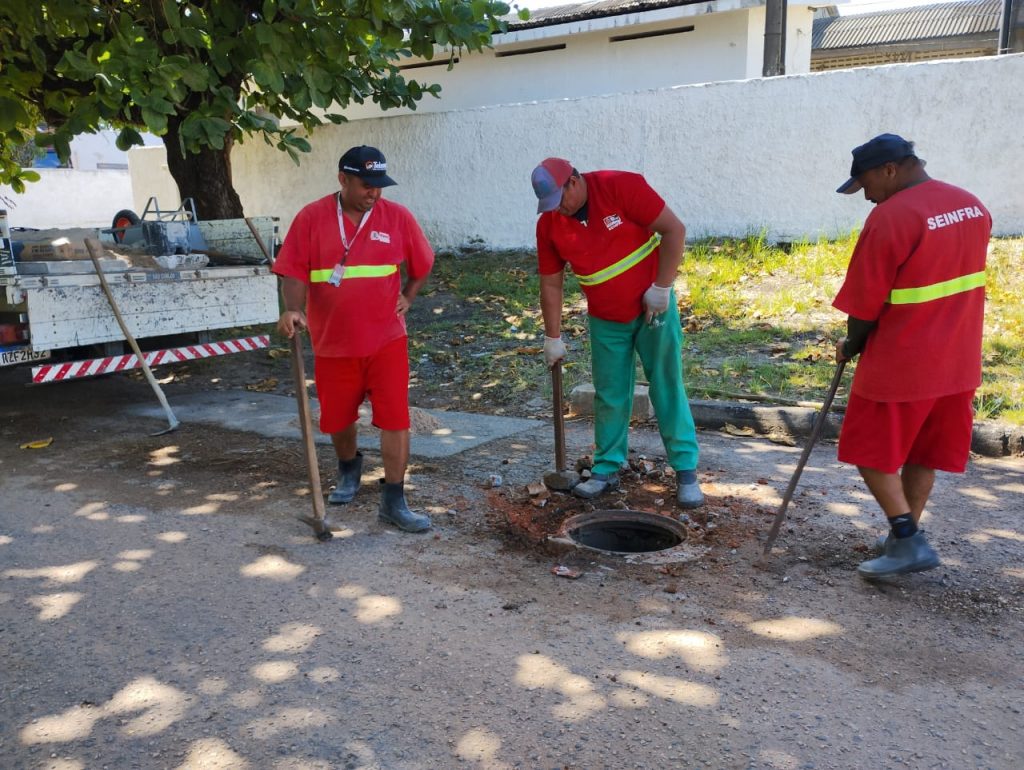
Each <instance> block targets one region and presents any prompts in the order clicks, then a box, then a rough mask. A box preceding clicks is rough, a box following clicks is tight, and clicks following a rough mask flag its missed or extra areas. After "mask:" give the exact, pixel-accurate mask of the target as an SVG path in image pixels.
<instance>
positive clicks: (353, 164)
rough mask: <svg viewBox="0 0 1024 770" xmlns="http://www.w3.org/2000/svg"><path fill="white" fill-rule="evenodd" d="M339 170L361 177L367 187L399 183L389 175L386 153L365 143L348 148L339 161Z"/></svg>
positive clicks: (388, 185)
mask: <svg viewBox="0 0 1024 770" xmlns="http://www.w3.org/2000/svg"><path fill="white" fill-rule="evenodd" d="M338 171H340V172H342V173H343V174H351V175H352V176H357V177H359V178H360V179H362V180H363V181H364V182H365V183H366V186H367V187H390V186H391V185H393V184H398V182H396V181H395V180H394V179H392V178H391V177H389V176H388V162H387V159H386V158H385V157H384V153H382V152H381V151H380V150H378V149H377V148H376V147H368V146H367V145H365V144H363V145H360V146H359V147H352V148H350V149H349V150H347V151H346V152H345V154H344V155H342V156H341V160H339V161H338Z"/></svg>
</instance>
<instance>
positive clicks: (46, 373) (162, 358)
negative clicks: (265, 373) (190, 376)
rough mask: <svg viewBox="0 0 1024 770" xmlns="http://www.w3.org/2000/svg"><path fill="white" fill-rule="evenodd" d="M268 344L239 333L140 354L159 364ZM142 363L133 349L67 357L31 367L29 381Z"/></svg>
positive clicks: (266, 340) (91, 374)
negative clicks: (82, 358)
mask: <svg viewBox="0 0 1024 770" xmlns="http://www.w3.org/2000/svg"><path fill="white" fill-rule="evenodd" d="M269 346H270V336H269V335H266V334H263V335H259V336H257V337H240V338H238V339H233V340H223V341H221V342H210V343H207V344H204V345H188V346H186V347H183V348H168V349H166V350H154V351H152V352H149V353H145V354H143V355H144V357H145V359H146V363H147V364H149V366H151V367H153V366H159V365H160V364H176V363H178V362H180V361H193V360H195V359H198V358H212V357H213V356H226V355H230V354H232V353H245V352H246V351H249V350H258V349H260V348H266V347H269ZM141 368H142V364H141V363H140V362H139V359H138V356H136V355H135V354H134V353H132V354H129V355H124V356H107V357H105V358H90V359H88V360H86V361H67V362H64V363H60V364H45V365H43V366H34V367H32V382H33V383H37V384H38V383H44V382H60V381H61V380H73V379H76V378H78V377H95V376H96V375H98V374H112V373H114V372H125V371H128V370H129V369H141Z"/></svg>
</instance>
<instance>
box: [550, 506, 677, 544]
mask: <svg viewBox="0 0 1024 770" xmlns="http://www.w3.org/2000/svg"><path fill="white" fill-rule="evenodd" d="M560 536H561V538H565V539H566V540H569V541H571V542H572V543H574V544H575V545H577V546H580V547H581V548H588V549H590V550H593V551H602V552H604V553H615V554H642V553H655V552H658V551H666V550H668V549H670V548H675V547H676V546H678V545H680V544H682V543H684V542H685V541H686V527H684V526H683V525H682V524H681V523H679V522H678V521H676V520H675V519H670V518H668V517H667V516H658V515H656V514H653V513H644V512H643V511H619V510H612V511H594V512H593V513H584V514H580V515H579V516H572V517H570V518H568V519H566V520H565V523H564V524H563V525H562V531H561V533H560Z"/></svg>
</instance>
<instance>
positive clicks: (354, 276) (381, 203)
mask: <svg viewBox="0 0 1024 770" xmlns="http://www.w3.org/2000/svg"><path fill="white" fill-rule="evenodd" d="M338 184H339V185H340V188H341V189H340V190H339V191H338V192H335V193H332V194H330V195H325V196H324V197H322V198H320V199H319V200H317V201H314V202H313V203H310V204H309V205H307V206H305V207H304V208H303V209H302V210H301V211H300V212H299V213H298V215H297V216H296V217H295V220H294V221H293V222H292V225H291V227H289V228H288V236H287V237H286V238H285V240H284V246H283V247H282V248H281V253H280V254H279V255H278V257H277V260H276V261H275V262H274V272H275V273H277V274H278V275H279V276H281V294H282V297H283V300H284V306H285V310H284V312H283V313H282V314H281V317H280V319H279V320H278V325H277V328H278V330H279V331H280V332H281V333H282V334H284V335H285V336H287V337H289V338H290V337H292V336H293V335H294V334H295V332H296V331H297V330H301V329H309V335H310V339H311V340H312V343H313V353H314V364H315V374H314V377H315V379H316V392H317V397H318V398H319V400H320V430H321V431H322V432H324V433H329V434H330V436H331V441H332V443H333V444H334V451H335V454H336V455H337V457H338V484H337V486H336V487H335V489H334V491H332V492H331V494H330V496H329V497H328V499H327V501H328V502H329V503H331V504H334V505H343V504H346V503H350V502H352V500H353V499H355V496H356V493H357V492H358V491H359V487H360V484H361V479H362V471H363V455H362V453H360V452H359V451H357V443H358V423H357V420H358V418H359V411H358V410H359V405H360V404H362V403H363V399H364V398H369V400H370V404H371V406H372V407H373V425H374V426H375V427H377V428H379V429H380V447H381V459H382V461H383V465H384V478H383V479H381V481H380V484H379V486H380V492H381V496H380V506H379V509H378V513H379V518H380V519H381V520H382V521H384V522H386V523H388V524H393V525H395V526H396V527H398V528H399V529H403V530H405V531H406V532H423V531H425V530H427V529H429V528H430V517H429V516H427V515H426V514H422V513H416V512H414V511H413V510H411V509H410V508H409V505H408V503H407V502H406V499H405V486H404V482H405V471H406V466H407V464H408V461H409V352H408V338H407V333H406V325H405V316H406V314H407V313H408V311H409V306H410V305H411V304H412V302H413V300H414V299H415V298H416V295H417V293H418V292H419V290H420V288H421V287H422V286H423V284H424V283H425V282H426V280H427V277H428V276H429V275H430V270H431V268H432V267H433V264H434V252H433V251H432V250H431V248H430V244H429V243H428V242H427V239H426V237H424V235H423V231H422V230H421V229H420V226H419V225H418V224H417V223H416V220H415V219H414V218H413V215H412V214H411V213H410V212H409V210H408V209H406V208H405V207H404V206H402V205H400V204H398V203H393V202H391V201H388V200H386V199H384V198H382V197H381V194H382V191H383V189H384V188H385V187H390V186H392V185H394V184H396V182H395V180H393V179H392V178H391V177H390V176H388V164H387V160H386V159H385V158H384V154H383V153H382V152H381V151H380V150H378V149H377V148H376V147H369V146H367V145H360V146H359V147H352V148H351V149H349V150H348V151H347V152H346V153H345V154H344V155H342V156H341V159H340V160H339V161H338ZM402 266H404V267H405V273H406V279H405V282H404V284H403V282H402V275H401V267H402Z"/></svg>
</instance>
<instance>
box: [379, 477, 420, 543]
mask: <svg viewBox="0 0 1024 770" xmlns="http://www.w3.org/2000/svg"><path fill="white" fill-rule="evenodd" d="M377 518H379V519H380V520H381V521H383V522H386V523H387V524H394V525H395V526H396V527H398V528H399V529H401V530H405V531H406V532H423V531H424V530H428V529H430V517H429V516H427V515H425V514H422V513H413V512H412V511H410V510H409V506H408V505H407V504H406V502H405V484H404V482H401V481H399V482H398V483H396V484H388V483H387V482H386V481H384V479H381V480H380V511H379V512H378V514H377Z"/></svg>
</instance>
